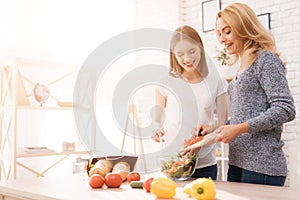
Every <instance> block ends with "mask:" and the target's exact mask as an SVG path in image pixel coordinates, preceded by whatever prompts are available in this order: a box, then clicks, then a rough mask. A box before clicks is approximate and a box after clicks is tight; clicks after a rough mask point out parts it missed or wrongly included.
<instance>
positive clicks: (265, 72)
mask: <svg viewBox="0 0 300 200" xmlns="http://www.w3.org/2000/svg"><path fill="white" fill-rule="evenodd" d="M228 93H229V98H230V109H231V116H230V124H238V123H243V122H248V124H249V133H244V134H241V135H240V136H238V137H237V138H235V139H234V140H232V141H231V142H230V143H229V164H230V165H235V166H237V167H240V168H243V169H247V170H250V171H254V172H258V173H263V174H267V175H271V176H286V174H287V166H286V159H285V156H284V153H283V151H282V147H283V145H284V143H283V141H281V133H282V125H283V123H285V122H288V121H291V120H293V119H294V118H295V114H296V113H295V107H294V101H293V97H292V96H291V93H290V90H289V87H288V83H287V80H286V77H285V73H284V65H283V63H282V62H281V61H280V60H279V59H278V57H277V56H275V55H274V54H273V53H272V52H270V51H265V52H263V53H260V54H259V55H258V57H257V59H256V61H255V62H254V63H253V64H252V65H251V66H250V67H249V68H248V69H246V70H245V71H244V72H243V73H242V74H241V75H240V76H239V78H238V79H236V80H233V81H232V82H231V83H230V84H229V86H228Z"/></svg>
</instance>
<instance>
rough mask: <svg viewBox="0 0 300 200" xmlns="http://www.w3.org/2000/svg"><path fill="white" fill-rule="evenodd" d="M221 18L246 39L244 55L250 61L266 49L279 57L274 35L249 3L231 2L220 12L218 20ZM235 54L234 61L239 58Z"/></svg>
mask: <svg viewBox="0 0 300 200" xmlns="http://www.w3.org/2000/svg"><path fill="white" fill-rule="evenodd" d="M219 18H222V19H223V20H224V21H225V22H226V23H227V24H228V25H229V26H230V28H231V31H232V32H233V33H234V34H235V35H236V36H237V37H239V38H241V39H242V40H243V41H244V52H245V54H244V55H245V58H246V59H247V61H248V62H249V63H251V64H252V63H253V62H254V61H255V59H256V57H257V55H258V54H259V53H260V52H262V51H266V50H269V51H271V52H273V53H274V54H275V55H276V56H278V57H279V53H278V52H277V50H276V45H275V41H274V39H273V36H272V35H271V33H270V32H269V31H268V30H267V29H266V28H265V27H264V26H263V25H262V24H261V23H260V22H259V20H258V18H257V16H256V14H255V13H254V11H253V10H252V9H251V8H250V7H249V6H248V5H246V4H243V3H233V4H230V5H228V6H227V7H226V8H225V9H224V10H222V11H219V12H218V14H217V18H216V20H218V19H219ZM216 30H217V29H216ZM217 37H219V35H218V33H217ZM234 56H235V59H234V61H233V63H235V62H236V61H237V60H238V55H237V54H236V55H234Z"/></svg>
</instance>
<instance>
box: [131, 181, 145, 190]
mask: <svg viewBox="0 0 300 200" xmlns="http://www.w3.org/2000/svg"><path fill="white" fill-rule="evenodd" d="M130 187H131V188H139V189H143V181H131V182H130Z"/></svg>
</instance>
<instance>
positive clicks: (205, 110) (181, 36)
mask: <svg viewBox="0 0 300 200" xmlns="http://www.w3.org/2000/svg"><path fill="white" fill-rule="evenodd" d="M170 75H171V76H172V77H174V78H177V79H180V80H181V84H186V85H187V86H188V87H189V88H191V91H192V92H193V94H194V96H193V98H192V99H191V98H190V97H183V98H181V99H179V100H178V99H176V94H173V93H172V92H170V91H169V90H167V89H164V88H158V89H157V91H156V102H157V105H160V106H161V107H162V108H164V111H165V118H166V120H165V123H164V126H163V129H160V130H159V131H157V132H156V134H155V135H154V137H153V138H154V140H156V141H160V140H161V139H162V138H160V136H163V139H164V141H165V142H166V146H167V145H169V144H171V143H172V142H174V140H175V139H176V135H177V134H186V136H185V138H189V137H191V136H192V134H191V132H192V130H194V129H195V128H196V127H197V125H198V124H200V123H208V124H211V123H213V120H214V111H215V112H216V114H217V116H218V123H219V124H224V122H225V119H226V118H227V104H226V82H225V80H222V79H221V78H220V77H219V76H218V73H217V71H216V69H213V66H210V67H208V65H207V62H206V58H205V52H204V47H203V43H202V40H201V38H200V36H199V34H198V33H197V31H195V30H194V29H193V28H191V27H190V26H182V27H179V28H178V29H176V30H175V32H174V34H173V36H172V39H171V45H170ZM178 101H180V102H178ZM180 103H181V104H180ZM183 104H184V105H185V106H189V108H190V110H195V111H196V112H197V115H196V118H197V119H192V117H193V115H192V114H189V113H180V112H181V111H182V112H185V111H183V110H182V109H181V108H180V106H182V105H183ZM194 105H195V107H194ZM185 116H187V117H190V119H189V120H186V121H188V122H183V119H182V117H185ZM157 121H158V123H159V124H162V119H161V115H160V114H159V113H158V116H157ZM191 121H195V123H190V122H191ZM182 130H184V131H183V132H181V131H182ZM177 142H178V141H177ZM187 142H188V141H187ZM183 143H184V141H182V145H183ZM178 148H179V149H180V148H182V147H178ZM197 156H198V165H197V167H196V168H197V169H196V171H195V173H194V175H193V177H195V178H198V177H206V178H208V177H211V178H212V179H214V180H215V179H216V178H217V161H216V155H215V144H212V145H208V146H206V147H203V148H201V149H200V151H199V152H197Z"/></svg>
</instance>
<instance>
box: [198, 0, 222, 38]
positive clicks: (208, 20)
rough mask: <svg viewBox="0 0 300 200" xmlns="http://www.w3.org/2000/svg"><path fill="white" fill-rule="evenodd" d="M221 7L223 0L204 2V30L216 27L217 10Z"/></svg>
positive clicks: (211, 29)
mask: <svg viewBox="0 0 300 200" xmlns="http://www.w3.org/2000/svg"><path fill="white" fill-rule="evenodd" d="M220 9H221V0H208V1H204V2H202V31H203V32H208V31H213V30H214V29H215V20H216V15H217V12H218V11H219V10H220Z"/></svg>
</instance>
